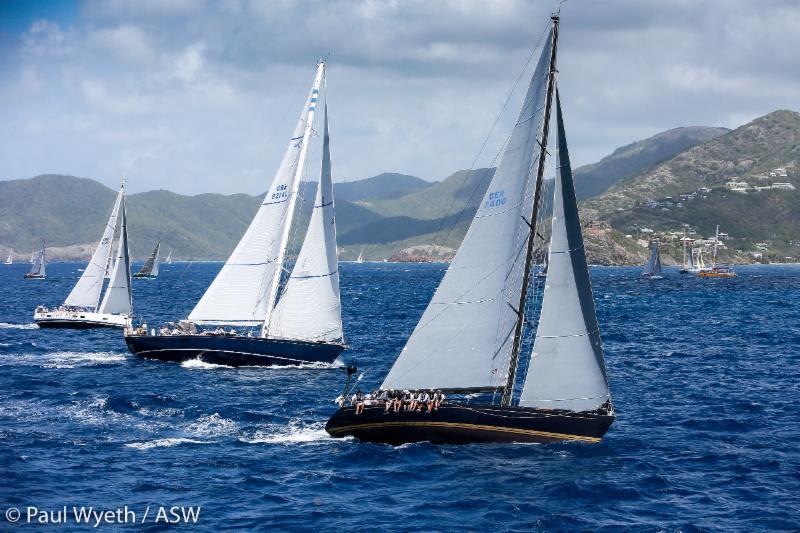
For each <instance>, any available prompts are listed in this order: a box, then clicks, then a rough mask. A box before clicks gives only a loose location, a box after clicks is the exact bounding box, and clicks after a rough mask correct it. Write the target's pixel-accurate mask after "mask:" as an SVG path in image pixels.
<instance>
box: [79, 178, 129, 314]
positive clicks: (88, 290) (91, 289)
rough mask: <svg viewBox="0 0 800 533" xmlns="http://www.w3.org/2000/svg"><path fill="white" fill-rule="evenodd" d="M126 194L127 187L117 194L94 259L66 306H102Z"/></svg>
mask: <svg viewBox="0 0 800 533" xmlns="http://www.w3.org/2000/svg"><path fill="white" fill-rule="evenodd" d="M124 192H125V186H124V185H123V186H122V188H120V191H119V193H118V194H117V199H116V201H115V202H114V207H113V209H112V210H111V216H110V217H109V218H108V222H107V223H106V228H105V230H103V236H102V237H101V238H100V243H99V244H98V245H97V248H95V250H94V253H93V254H92V258H91V259H90V260H89V264H88V265H87V266H86V268H85V269H84V271H83V274H82V275H81V277H80V279H79V280H78V283H76V284H75V286H74V287H73V288H72V291H71V292H70V293H69V295H68V296H67V299H66V300H64V305H68V306H75V307H85V308H88V309H91V310H93V311H96V310H97V306H98V305H99V304H100V293H101V292H102V289H103V281H104V280H105V278H106V277H107V276H108V274H109V267H110V266H111V265H110V263H111V252H112V249H113V241H114V230H115V229H116V228H117V216H118V214H119V206H120V202H121V201H122V196H123V194H124Z"/></svg>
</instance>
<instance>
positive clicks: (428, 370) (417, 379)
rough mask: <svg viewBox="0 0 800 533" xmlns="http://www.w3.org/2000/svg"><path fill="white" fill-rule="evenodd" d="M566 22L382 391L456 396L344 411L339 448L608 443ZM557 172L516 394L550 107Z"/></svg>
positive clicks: (333, 426) (551, 41) (335, 421)
mask: <svg viewBox="0 0 800 533" xmlns="http://www.w3.org/2000/svg"><path fill="white" fill-rule="evenodd" d="M558 27H559V17H558V15H554V16H553V17H552V29H551V31H550V33H549V36H548V40H547V42H546V43H545V45H544V46H543V50H542V55H541V58H540V59H539V62H538V64H537V67H536V70H535V72H534V74H533V78H532V80H531V83H530V86H529V88H528V91H527V94H526V97H525V101H524V103H523V106H522V110H521V112H520V114H519V118H518V120H517V122H516V126H515V127H514V130H513V132H512V135H511V137H510V138H509V140H508V142H507V144H506V147H505V151H504V153H503V157H502V160H501V162H500V164H499V165H498V167H497V170H496V172H495V174H494V177H493V179H492V182H491V184H490V185H489V188H488V190H487V192H486V195H485V196H484V197H483V200H482V203H481V205H480V207H479V208H478V211H477V213H476V215H475V218H474V219H473V221H472V223H471V225H470V228H469V230H468V231H467V235H466V237H465V238H464V241H463V243H462V244H461V247H460V248H459V250H458V252H457V254H456V256H455V258H454V259H453V261H452V262H451V264H450V266H449V268H448V270H447V272H446V273H445V276H444V278H443V279H442V282H441V284H440V285H439V287H438V289H437V290H436V293H435V294H434V296H433V299H432V300H431V302H430V304H429V305H428V308H427V309H426V310H425V312H424V313H423V315H422V318H421V320H420V322H419V323H418V324H417V327H416V328H415V330H414V332H413V333H412V335H411V337H410V338H409V339H408V341H407V343H406V346H405V347H404V348H403V351H402V352H401V353H400V355H399V356H398V358H397V360H396V361H395V363H394V365H393V366H392V368H391V370H390V371H389V374H388V375H387V376H386V378H385V379H384V381H383V384H382V385H381V389H382V390H386V391H420V390H423V391H430V390H438V391H443V392H445V393H447V395H448V397H449V400H448V401H447V402H445V403H443V404H442V405H441V406H440V407H439V409H438V410H433V411H432V412H427V410H425V411H424V412H419V411H408V410H400V411H399V412H394V411H393V410H390V411H389V412H388V413H387V412H385V409H384V407H383V406H367V407H366V408H365V409H364V411H363V413H361V414H356V413H355V409H354V408H353V407H343V408H340V409H339V410H338V411H337V412H336V413H335V414H334V415H333V416H332V417H331V418H330V420H329V421H328V423H327V426H326V430H327V431H328V433H329V434H330V435H332V436H334V437H344V436H347V435H352V436H354V437H356V438H358V439H360V440H364V441H370V442H381V443H390V444H400V443H405V442H415V441H431V442H434V443H470V442H551V441H563V440H574V441H582V442H596V441H599V440H600V439H601V438H602V436H603V435H604V434H605V433H606V431H607V430H608V428H609V426H610V425H611V423H612V422H613V421H614V411H613V407H612V405H611V397H610V392H609V389H608V382H607V378H606V369H605V363H604V360H603V351H602V347H601V343H600V333H599V330H598V325H597V319H596V316H595V308H594V300H593V297H592V289H591V283H590V279H589V271H588V267H587V264H586V257H585V254H584V247H583V236H582V234H581V226H580V220H579V218H578V208H577V203H576V200H575V190H574V184H573V179H572V171H571V169H570V162H569V154H568V152H567V140H566V134H565V130H564V123H563V117H562V113H561V105H560V102H559V97H558V92H557V90H556V89H555V84H556V80H555V77H556V73H557V70H556V46H557V42H558ZM554 99H555V108H556V122H557V130H558V131H557V143H556V144H557V150H558V155H557V170H556V177H555V186H554V199H553V213H552V231H551V236H550V246H549V251H548V254H549V260H548V265H549V266H548V271H547V282H546V283H545V288H544V291H543V295H542V302H541V311H540V314H539V320H538V326H537V330H536V334H535V338H534V341H533V348H532V351H531V353H530V357H529V358H528V369H527V375H526V376H525V379H524V383H523V384H522V388H521V391H520V392H519V394H515V390H516V389H517V387H516V377H517V369H518V368H519V363H520V359H521V358H520V355H521V352H522V347H523V342H522V341H523V333H524V329H525V325H526V323H527V322H528V320H527V317H526V309H525V307H526V302H527V300H528V295H529V289H530V282H531V281H532V278H533V277H534V276H533V275H532V268H531V267H532V264H533V256H534V251H535V246H534V240H535V239H536V238H537V235H538V234H537V231H536V225H537V224H536V221H537V218H538V210H539V206H540V201H541V200H542V198H541V196H542V181H543V174H544V168H545V166H544V165H545V156H546V154H547V151H546V148H545V147H547V145H548V132H549V122H550V110H551V104H552V103H553V100H554Z"/></svg>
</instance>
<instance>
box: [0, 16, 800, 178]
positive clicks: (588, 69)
mask: <svg viewBox="0 0 800 533" xmlns="http://www.w3.org/2000/svg"><path fill="white" fill-rule="evenodd" d="M549 9H551V5H550V4H547V3H539V2H528V1H524V0H495V1H485V0H484V1H479V0H443V1H437V2H430V1H424V0H405V1H398V0H387V1H382V0H362V1H359V0H327V1H323V0H304V1H300V2H294V1H277V0H276V1H256V0H224V1H220V2H203V1H199V0H198V1H195V0H171V1H167V0H157V1H155V0H154V1H150V0H137V1H131V0H110V1H104V2H99V1H94V0H92V1H87V2H85V3H83V4H81V7H80V9H79V10H78V15H77V16H76V17H75V18H73V19H70V20H62V19H60V18H59V17H58V16H57V15H55V14H54V15H53V16H52V17H48V16H37V17H35V18H33V19H31V20H30V21H29V24H28V25H27V26H26V27H25V29H24V31H21V32H20V33H19V34H18V35H15V36H12V38H11V40H9V39H7V38H6V39H5V40H4V42H5V43H8V45H7V46H3V47H0V48H3V50H2V51H0V69H2V75H0V98H2V101H3V103H4V104H6V105H3V106H0V136H2V138H4V139H7V142H4V143H0V179H6V178H17V177H28V176H31V175H35V174H39V173H44V172H70V173H73V174H77V175H82V176H88V177H93V178H97V179H101V180H103V181H105V182H106V183H108V184H111V185H113V184H115V183H116V182H117V181H118V176H119V175H120V174H122V173H126V174H127V175H129V176H130V178H131V182H130V183H131V189H133V190H144V189H150V188H155V187H160V188H168V189H172V190H176V191H181V192H204V191H218V192H241V191H245V192H251V193H255V192H258V191H263V190H265V189H266V188H267V185H268V183H269V181H270V179H271V177H272V174H273V173H274V171H275V169H276V168H277V166H278V163H279V160H280V157H281V155H282V152H283V150H284V149H285V146H286V140H287V136H288V135H289V134H290V132H291V130H292V127H293V124H294V122H295V121H296V118H297V114H298V113H299V111H300V107H301V105H302V102H303V98H304V96H305V93H306V92H307V91H308V86H309V84H310V82H311V78H312V76H313V71H314V66H315V63H316V60H317V58H319V57H322V56H326V55H328V54H329V56H330V62H329V76H328V89H329V100H330V111H331V124H332V135H333V151H334V165H335V169H334V171H335V174H336V176H337V178H338V179H342V178H345V177H346V178H350V179H355V178H361V177H366V176H370V175H373V174H377V173H379V172H383V171H400V172H406V173H411V174H416V175H419V176H421V177H423V178H427V179H441V178H443V177H446V175H447V174H449V173H450V172H451V171H454V170H457V169H460V168H465V167H468V166H469V165H470V164H471V162H472V160H473V158H474V157H475V154H476V153H477V151H478V148H479V147H480V146H481V143H482V141H483V139H484V137H485V135H486V133H487V132H488V131H489V129H490V127H491V125H492V123H493V122H494V120H495V117H496V115H497V113H498V111H499V110H500V108H501V107H502V104H503V102H504V101H505V98H506V96H507V94H508V91H509V89H510V87H511V85H512V83H513V82H514V80H515V79H516V78H517V76H518V75H519V73H520V69H521V68H522V66H523V65H524V64H525V62H526V60H527V58H528V57H529V55H530V53H531V50H532V48H533V46H534V44H535V43H536V41H537V39H538V38H539V37H540V36H541V35H542V32H543V31H544V30H545V29H546V27H547V24H548V20H549ZM562 14H563V18H562V40H561V43H560V47H559V51H560V55H559V70H560V75H559V76H560V77H559V85H560V89H561V92H562V100H563V104H564V108H565V114H566V121H567V127H568V129H569V133H570V148H571V150H570V153H571V155H572V157H573V159H574V162H575V163H576V164H579V163H588V162H592V161H594V160H596V159H598V158H600V157H602V156H603V155H605V154H607V153H609V152H610V151H612V150H613V149H614V148H616V147H617V146H620V145H623V144H627V143H629V142H631V141H633V140H636V139H639V138H643V137H646V136H648V135H652V134H654V133H656V132H658V131H662V130H665V129H669V128H672V127H676V126H682V125H724V126H729V127H730V126H736V125H739V124H740V123H741V122H743V121H745V120H748V119H751V118H753V117H755V116H758V115H760V114H764V113H767V112H769V111H772V110H774V109H777V108H785V107H792V106H796V105H797V101H799V100H800V99H798V96H800V90H798V83H797V81H798V80H797V76H798V74H797V73H798V72H800V59H799V57H800V56H798V55H797V54H796V50H798V49H800V32H797V31H796V28H797V26H798V25H800V7H798V5H797V4H796V3H795V2H792V1H790V0H785V1H783V0H775V1H773V2H770V3H769V4H768V5H767V7H765V6H763V5H760V4H757V3H753V2H749V1H747V0H725V1H723V0H719V1H709V2H703V3H702V4H698V3H697V2H693V1H689V0H671V1H664V2H655V1H653V2H649V1H648V2H642V1H638V0H614V1H609V2H593V1H588V0H570V2H568V3H566V4H565V7H564V8H563V13H562ZM523 85H524V83H523ZM521 92H522V91H521V90H518V91H517V93H516V94H515V95H514V96H513V97H512V99H511V104H510V105H509V107H508V110H507V112H506V113H505V114H504V115H503V117H502V118H501V122H500V125H499V126H498V129H497V131H498V133H497V135H496V136H495V137H496V138H493V139H492V140H491V141H490V143H489V147H488V148H487V150H486V155H485V157H483V158H482V159H481V160H480V161H479V162H478V164H490V163H491V162H492V159H493V157H494V155H495V154H496V153H497V149H498V148H499V146H500V145H501V144H502V142H503V140H504V138H505V135H506V133H507V132H508V130H509V129H510V125H511V123H512V122H513V119H514V115H515V114H516V106H517V105H519V99H520V97H521ZM737 121H738V122H737Z"/></svg>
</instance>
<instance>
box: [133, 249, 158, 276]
mask: <svg viewBox="0 0 800 533" xmlns="http://www.w3.org/2000/svg"><path fill="white" fill-rule="evenodd" d="M160 250H161V241H158V242H157V243H156V247H155V248H153V253H151V254H150V257H148V258H147V261H145V262H144V265H142V268H141V269H140V270H139V272H137V273H136V274H134V275H133V277H134V278H145V279H155V278H157V277H158V262H159V261H158V259H159V258H158V252H159V251H160Z"/></svg>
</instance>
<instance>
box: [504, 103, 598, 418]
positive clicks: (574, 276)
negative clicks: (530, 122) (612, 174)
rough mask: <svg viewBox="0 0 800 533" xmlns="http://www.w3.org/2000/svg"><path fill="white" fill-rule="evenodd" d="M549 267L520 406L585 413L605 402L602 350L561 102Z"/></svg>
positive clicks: (558, 111)
mask: <svg viewBox="0 0 800 533" xmlns="http://www.w3.org/2000/svg"><path fill="white" fill-rule="evenodd" d="M556 116H557V124H558V172H557V176H556V184H555V200H554V203H553V228H552V236H551V240H550V252H549V261H548V264H549V268H548V271H547V282H546V285H545V289H544V296H543V297H542V309H541V313H540V318H539V325H538V328H537V331H536V338H535V340H534V345H533V353H532V354H531V359H530V364H529V366H528V375H527V377H526V379H525V385H524V386H523V389H522V395H521V397H520V401H519V405H521V406H524V407H540V408H547V409H568V410H572V411H586V410H591V409H594V408H596V407H598V406H600V405H602V404H604V403H605V402H606V401H607V400H608V399H609V398H610V393H609V390H608V382H607V378H606V370H605V362H604V360H603V348H602V346H601V343H600V330H599V328H598V325H597V316H596V314H595V308H594V299H593V297H592V285H591V280H590V278H589V269H588V267H587V264H586V255H585V252H584V247H583V236H582V235H581V226H580V219H579V217H578V205H577V201H576V200H575V187H574V183H573V180H572V170H571V169H570V162H569V152H568V151H567V141H566V134H565V132H564V123H563V119H562V116H561V103H560V101H559V98H558V92H556Z"/></svg>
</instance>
